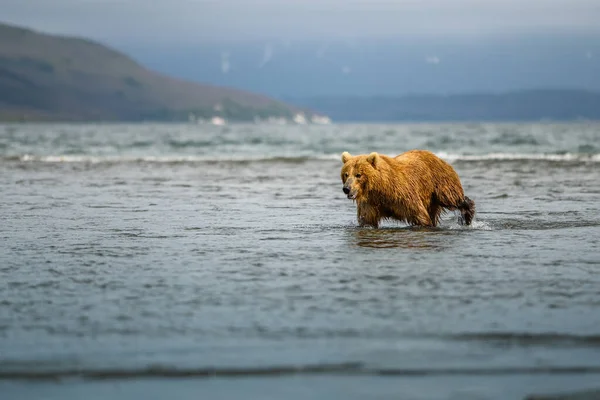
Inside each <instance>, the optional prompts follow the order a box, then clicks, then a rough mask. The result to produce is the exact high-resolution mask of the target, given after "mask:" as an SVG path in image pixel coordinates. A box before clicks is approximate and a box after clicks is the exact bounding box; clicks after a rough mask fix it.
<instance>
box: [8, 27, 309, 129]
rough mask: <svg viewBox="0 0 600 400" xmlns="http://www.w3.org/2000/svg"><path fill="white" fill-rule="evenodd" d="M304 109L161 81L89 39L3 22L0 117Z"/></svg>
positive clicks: (181, 115)
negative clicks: (217, 106)
mask: <svg viewBox="0 0 600 400" xmlns="http://www.w3.org/2000/svg"><path fill="white" fill-rule="evenodd" d="M216 105H220V108H219V109H220V110H221V111H215V106H216ZM298 111H299V109H297V108H296V107H293V106H290V105H287V104H285V103H283V102H280V101H277V100H273V99H270V98H268V97H265V96H260V95H256V94H252V93H248V92H244V91H240V90H235V89H230V88H223V87H215V86H210V85H201V84H197V83H191V82H186V81H183V80H177V79H173V78H170V77H167V76H164V75H161V74H159V73H156V72H153V71H151V70H148V69H146V68H144V67H143V66H141V65H139V64H138V63H136V62H135V61H134V60H132V59H131V58H129V57H127V56H125V55H124V54H121V53H119V52H117V51H114V50H112V49H110V48H108V47H106V46H103V45H101V44H98V43H95V42H92V41H89V40H85V39H78V38H69V37H59V36H51V35H45V34H41V33H37V32H34V31H32V30H28V29H22V28H18V27H13V26H9V25H2V24H0V118H2V117H4V118H9V117H11V116H13V117H15V116H18V117H22V116H25V117H26V118H32V119H38V118H44V119H45V118H49V119H74V120H85V119H99V120H141V119H167V120H168V119H186V118H187V117H188V114H189V113H190V112H194V113H196V115H201V116H204V117H209V116H213V115H222V116H224V117H227V118H229V119H233V120H251V119H252V118H253V117H254V115H262V116H286V117H290V116H292V115H293V114H294V113H296V112H298Z"/></svg>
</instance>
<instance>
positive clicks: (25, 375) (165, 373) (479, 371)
mask: <svg viewBox="0 0 600 400" xmlns="http://www.w3.org/2000/svg"><path fill="white" fill-rule="evenodd" d="M553 374H600V366H593V365H592V366H583V365H582V366H578V365H571V366H533V367H519V366H515V367H488V368H486V367H481V368H371V367H367V366H365V365H364V364H363V363H360V362H349V363H341V364H316V365H303V366H302V365H301V366H295V365H290V366H285V365H284V366H271V367H257V368H252V367H247V368H244V367H240V368H235V367H234V368H176V367H168V366H160V365H158V366H149V367H146V368H139V369H85V368H79V369H64V370H47V371H40V370H31V371H28V370H20V371H19V370H13V371H10V370H4V371H2V370H0V379H1V380H28V381H44V380H52V381H60V380H62V379H73V378H79V379H85V380H107V379H111V380H117V379H118V380H123V379H140V378H216V377H228V378H234V377H253V376H254V377H258V376H260V377H273V378H276V377H281V376H286V375H346V376H356V375H358V376H361V375H362V376H369V375H371V376H451V375H455V376H456V375H466V376H470V375H480V376H481V375H484V376H485V375H488V376H490V375H491V376H493V375H553Z"/></svg>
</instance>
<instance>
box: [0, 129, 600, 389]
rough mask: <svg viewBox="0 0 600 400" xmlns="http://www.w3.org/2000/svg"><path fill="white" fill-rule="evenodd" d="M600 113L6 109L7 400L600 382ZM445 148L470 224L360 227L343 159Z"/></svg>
mask: <svg viewBox="0 0 600 400" xmlns="http://www.w3.org/2000/svg"><path fill="white" fill-rule="evenodd" d="M599 143H600V123H587V122H581V123H573V124H551V123H539V124H414V125H408V124H406V125H375V124H373V125H330V126H268V125H231V126H225V127H218V126H209V125H185V124H181V125H176V124H173V125H171V124H137V125H118V124H81V125H78V124H64V125H62V124H48V125H44V124H32V125H27V124H22V125H17V124H16V125H10V124H9V125H0V199H1V207H0V240H1V242H0V243H1V244H0V392H1V393H3V394H4V395H3V396H1V397H2V398H3V399H22V398H29V399H38V398H40V399H41V398H44V399H50V398H52V399H54V398H56V399H65V398H73V399H74V398H86V399H96V398H98V399H100V398H102V399H105V398H108V397H114V398H137V397H140V398H148V399H150V398H165V397H167V396H169V397H176V398H178V399H183V398H185V399H187V398H190V399H191V398H198V394H199V393H201V394H203V395H205V397H206V398H260V399H268V398H273V399H280V398H286V399H305V398H314V399H330V398H338V397H339V398H347V399H350V398H356V399H364V398H392V397H393V398H405V399H413V398H414V399H509V398H515V399H519V398H524V397H525V396H526V395H527V394H530V393H553V392H561V391H568V390H572V389H586V388H593V387H598V386H600V383H599V382H600V244H599V243H600V144H599ZM412 148H424V149H429V150H432V151H434V152H435V153H437V154H438V155H440V156H441V157H442V158H444V159H446V160H447V161H449V162H450V163H451V164H452V165H453V166H454V167H455V169H456V170H457V172H458V173H459V176H460V177H461V180H462V182H463V186H464V188H465V193H466V194H467V195H468V196H469V197H470V198H472V199H473V200H474V201H475V202H476V204H477V214H476V217H475V222H474V224H473V225H472V226H470V227H464V226H460V225H459V224H458V223H457V218H456V216H455V215H454V214H453V213H448V214H446V215H445V216H444V217H443V220H442V224H441V226H440V227H438V228H435V229H424V228H409V227H407V226H406V225H404V224H402V223H395V222H391V221H388V222H385V223H384V224H383V226H382V227H381V228H380V229H372V228H358V227H357V223H356V214H355V205H354V204H353V202H352V201H350V200H348V199H347V198H346V197H345V195H344V194H343V192H342V185H341V180H340V177H339V171H340V168H341V161H340V154H341V153H342V152H343V151H349V152H350V153H352V154H361V153H368V152H371V151H378V152H380V153H383V154H388V155H395V154H398V153H400V152H403V151H406V150H409V149H412Z"/></svg>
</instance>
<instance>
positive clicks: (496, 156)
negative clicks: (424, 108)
mask: <svg viewBox="0 0 600 400" xmlns="http://www.w3.org/2000/svg"><path fill="white" fill-rule="evenodd" d="M436 154H437V155H438V156H439V157H440V158H443V159H445V160H448V161H556V162H569V161H587V162H600V154H586V153H564V154H552V153H540V154H528V153H487V154H470V155H467V154H451V153H445V152H438V153H436Z"/></svg>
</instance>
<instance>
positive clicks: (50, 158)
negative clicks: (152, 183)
mask: <svg viewBox="0 0 600 400" xmlns="http://www.w3.org/2000/svg"><path fill="white" fill-rule="evenodd" d="M333 158H334V157H333V156H332V155H317V156H263V155H256V156H246V155H240V156H220V157H215V156H214V155H210V156H201V155H200V156H196V155H194V156H90V155H47V156H38V155H30V154H25V155H20V156H4V157H1V158H0V160H2V161H8V162H15V161H17V162H38V163H91V164H101V163H165V164H170V163H215V162H233V163H248V162H283V163H285V162H288V163H302V162H306V161H312V160H330V159H333ZM335 158H336V159H337V158H338V156H337V155H336V156H335Z"/></svg>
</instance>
